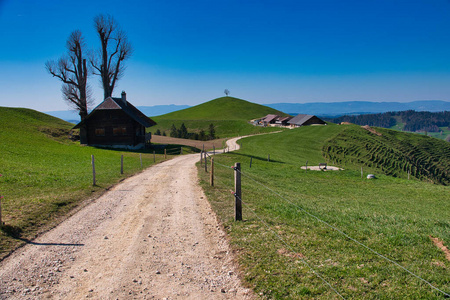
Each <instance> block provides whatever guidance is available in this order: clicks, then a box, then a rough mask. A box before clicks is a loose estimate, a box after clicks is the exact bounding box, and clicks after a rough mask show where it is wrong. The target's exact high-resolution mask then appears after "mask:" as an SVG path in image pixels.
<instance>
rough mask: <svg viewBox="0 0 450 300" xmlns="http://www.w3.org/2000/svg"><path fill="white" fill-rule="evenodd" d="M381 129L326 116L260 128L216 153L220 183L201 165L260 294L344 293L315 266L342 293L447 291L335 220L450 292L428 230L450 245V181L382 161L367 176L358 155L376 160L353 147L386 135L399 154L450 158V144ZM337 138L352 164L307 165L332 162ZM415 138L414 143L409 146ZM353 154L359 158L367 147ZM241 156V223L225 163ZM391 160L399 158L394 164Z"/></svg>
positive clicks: (416, 295) (404, 295)
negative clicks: (234, 147)
mask: <svg viewBox="0 0 450 300" xmlns="http://www.w3.org/2000/svg"><path fill="white" fill-rule="evenodd" d="M377 130H378V128H377ZM380 131H381V130H380ZM366 134H368V135H369V136H366ZM382 134H383V136H381V137H379V136H373V137H372V135H373V134H371V133H369V132H367V131H366V130H364V129H362V128H360V127H357V126H349V127H348V126H337V125H329V126H320V127H302V128H298V129H294V130H289V131H284V132H282V133H277V134H268V135H260V136H255V137H250V138H245V139H243V140H242V141H241V143H242V148H241V150H239V151H237V152H235V153H234V152H231V153H226V154H223V155H216V156H215V159H214V160H215V162H216V166H215V168H214V170H215V185H214V187H210V186H209V174H208V173H206V172H204V170H202V169H201V168H200V169H199V174H200V176H201V182H202V185H203V187H204V189H205V193H206V194H207V196H208V199H209V201H210V202H211V204H212V207H213V208H214V210H215V211H216V212H217V215H218V216H219V218H220V220H221V221H222V222H223V224H224V226H225V228H226V230H227V231H228V233H229V236H230V239H231V244H232V246H233V248H234V251H236V253H238V254H239V262H240V263H241V265H242V266H243V274H244V279H245V281H246V282H247V283H248V284H249V285H250V286H252V287H253V288H254V289H255V291H256V292H257V293H259V294H260V295H262V297H263V298H268V299H338V298H339V296H338V295H337V293H336V292H335V291H333V290H332V289H331V288H330V287H329V286H328V285H327V284H326V283H325V282H324V281H323V280H322V279H321V278H319V276H317V275H316V274H319V275H320V276H321V277H322V278H323V279H324V280H325V281H326V282H328V283H329V284H330V285H331V286H332V287H333V289H335V290H336V291H337V292H338V293H339V294H340V295H342V296H343V297H344V298H345V299H443V298H444V295H443V294H442V293H441V292H439V291H437V290H435V289H433V288H431V287H430V286H429V285H428V284H427V283H425V282H423V281H421V280H419V279H417V278H416V277H414V276H413V275H411V274H409V273H408V272H406V271H405V270H403V269H401V268H400V267H398V266H397V265H395V264H393V263H391V262H389V261H387V260H385V259H383V258H382V257H380V256H378V255H376V254H375V253H374V252H372V251H370V250H368V249H367V248H365V247H364V246H361V245H360V244H358V243H355V242H354V241H352V240H350V239H348V238H347V237H346V236H344V235H343V234H341V233H340V232H339V231H337V230H335V229H333V228H332V227H335V228H337V229H338V230H340V231H342V232H344V233H345V234H347V235H348V236H350V237H352V238H353V239H355V240H356V241H358V242H361V243H363V244H364V245H366V246H367V247H370V249H373V250H374V251H376V252H378V253H380V254H382V255H384V256H386V257H388V258H389V259H391V260H393V261H395V262H397V263H398V264H400V265H401V266H403V267H405V268H407V269H408V270H410V271H411V272H413V273H414V274H416V275H417V276H420V277H421V278H423V279H425V280H427V281H429V282H430V283H431V284H432V285H433V286H435V287H437V288H439V289H441V290H443V291H446V292H447V293H449V292H450V282H449V281H448V270H449V268H450V261H449V260H447V259H446V257H445V253H444V252H443V251H442V250H441V249H439V248H438V247H437V246H436V245H435V244H434V243H433V241H432V239H431V237H432V238H438V239H439V240H441V241H442V242H443V243H444V245H446V246H447V247H448V246H449V245H450V230H449V228H450V202H449V201H448V187H446V186H443V185H439V184H431V183H429V182H424V181H419V180H417V179H414V178H412V179H411V180H407V179H406V178H405V174H404V173H402V174H400V175H401V176H400V177H393V176H388V175H384V174H383V173H382V171H383V169H382V168H379V167H376V166H372V167H371V168H372V169H371V171H374V173H375V174H376V175H377V178H378V179H376V180H367V179H365V178H363V179H362V178H361V176H360V166H361V165H360V163H365V162H367V163H370V159H368V160H367V161H364V162H361V161H358V162H355V161H352V160H351V159H350V154H349V153H350V151H356V152H358V153H361V154H364V153H366V154H368V153H369V151H368V150H366V148H365V145H366V144H368V143H374V147H375V148H376V147H379V149H381V148H382V146H381V145H382V142H384V141H385V140H386V141H385V142H386V145H385V146H384V147H385V148H388V147H389V148H391V150H392V152H394V153H396V154H397V155H398V156H397V157H400V155H401V154H402V153H404V155H405V156H406V157H408V156H409V155H413V156H414V157H416V156H417V157H419V156H420V157H425V156H427V157H428V158H427V159H428V160H429V163H430V166H434V164H432V162H434V161H435V160H439V161H442V162H443V165H448V161H449V159H450V156H449V155H446V154H445V153H447V152H446V151H447V150H448V148H445V146H444V144H442V143H439V144H434V143H432V144H429V140H432V139H430V138H424V139H422V137H420V136H417V135H409V134H404V133H399V132H390V131H389V130H386V131H383V132H382ZM352 137H354V139H352ZM425 139H427V140H425ZM403 142H405V145H404V146H402V143H403ZM438 142H439V141H438ZM337 146H339V147H340V148H336V149H338V151H336V150H333V151H331V154H333V155H338V156H336V157H339V158H340V157H344V156H343V153H345V160H344V159H343V158H342V160H337V161H336V163H337V164H338V166H341V167H342V166H344V167H345V170H343V171H338V172H331V171H330V172H320V171H308V172H305V170H302V169H301V166H304V165H305V162H306V161H308V165H317V164H318V163H320V162H325V161H326V160H327V159H326V157H328V156H329V155H330V154H329V153H326V152H325V151H329V150H330V148H329V147H337ZM408 147H409V148H414V149H410V152H404V150H405V149H406V148H408ZM430 148H436V149H430ZM446 149H447V150H446ZM356 152H352V153H356ZM334 153H336V154H334ZM383 153H385V152H383V151H381V152H380V156H381V155H382V154H383ZM386 153H390V152H386ZM269 154H270V162H269V161H268V160H267V156H268V155H269ZM389 155H390V154H386V157H388V156H389ZM352 157H353V156H352ZM356 157H358V158H359V159H360V160H362V157H363V155H360V156H356ZM369 157H370V155H369ZM250 161H252V165H251V168H250ZM235 162H240V163H241V167H242V171H241V172H242V201H243V218H244V221H243V222H235V221H234V220H233V217H234V201H235V199H234V197H233V195H232V194H230V190H233V188H234V187H233V183H234V182H233V178H234V174H233V170H232V169H231V168H230V167H227V166H232V165H234V163H235ZM341 162H342V163H343V164H342V165H341ZM372 163H373V162H372ZM381 163H382V162H381ZM389 164H390V160H389V163H388V165H389ZM367 168H369V167H367ZM390 168H393V169H397V168H398V169H401V168H402V167H401V164H399V165H396V164H393V165H390ZM365 169H366V167H365ZM384 171H386V169H384ZM324 222H326V223H324ZM327 224H329V225H330V226H332V227H330V226H328V225H327Z"/></svg>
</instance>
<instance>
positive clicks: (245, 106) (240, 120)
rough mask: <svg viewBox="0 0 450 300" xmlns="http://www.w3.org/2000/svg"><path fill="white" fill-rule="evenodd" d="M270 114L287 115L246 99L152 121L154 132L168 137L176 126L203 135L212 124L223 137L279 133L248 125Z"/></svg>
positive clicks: (223, 99)
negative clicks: (153, 122)
mask: <svg viewBox="0 0 450 300" xmlns="http://www.w3.org/2000/svg"><path fill="white" fill-rule="evenodd" d="M267 114H277V115H283V116H284V115H286V114H285V113H283V112H280V111H278V110H275V109H273V108H270V107H267V106H263V105H260V104H255V103H251V102H248V101H245V100H242V99H238V98H233V97H221V98H217V99H214V100H211V101H208V102H206V103H203V104H200V105H197V106H193V107H190V108H187V109H183V110H179V111H176V112H172V113H169V114H165V115H162V116H158V117H152V119H154V120H155V121H156V122H157V123H158V125H157V126H154V127H152V128H151V129H150V130H151V132H153V133H154V132H155V131H156V130H157V129H159V130H161V132H163V131H165V132H166V134H167V135H168V134H169V130H170V127H171V126H172V124H174V125H175V126H176V127H177V128H179V127H180V125H181V124H182V123H184V124H185V126H186V127H187V128H188V131H190V132H199V131H200V130H202V129H203V130H205V131H207V130H208V127H209V124H211V123H213V124H214V126H215V127H216V128H215V129H216V134H217V135H218V136H219V137H231V136H238V135H247V134H251V133H259V132H267V131H274V130H279V129H275V128H261V127H255V126H253V125H251V124H248V121H249V120H251V119H256V118H260V117H264V116H266V115H267Z"/></svg>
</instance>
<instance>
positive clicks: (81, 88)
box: [45, 30, 93, 120]
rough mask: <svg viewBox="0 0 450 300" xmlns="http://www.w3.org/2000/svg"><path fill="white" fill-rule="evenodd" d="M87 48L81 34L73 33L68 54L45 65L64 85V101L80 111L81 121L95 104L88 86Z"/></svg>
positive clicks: (68, 44)
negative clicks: (84, 50) (85, 50)
mask: <svg viewBox="0 0 450 300" xmlns="http://www.w3.org/2000/svg"><path fill="white" fill-rule="evenodd" d="M85 47H86V45H85V43H84V39H83V37H82V34H81V32H80V31H78V30H76V31H73V32H72V33H71V34H70V36H69V38H68V39H67V42H66V48H67V54H66V55H65V56H63V57H61V58H60V59H59V60H58V61H53V60H52V61H47V62H46V63H45V68H46V69H47V71H48V72H49V73H50V74H51V75H53V77H56V78H58V79H59V80H60V81H61V82H62V83H63V85H62V88H61V91H62V94H63V99H64V100H65V101H66V102H67V103H68V104H69V105H70V106H71V107H73V108H75V109H76V110H78V112H79V114H80V117H81V120H83V119H84V118H85V117H86V116H87V112H88V108H89V107H90V106H91V105H92V104H93V101H92V98H91V95H92V93H91V92H90V88H89V86H88V84H87V78H88V75H89V73H88V70H87V66H86V59H85V58H84V57H83V49H84V48H85Z"/></svg>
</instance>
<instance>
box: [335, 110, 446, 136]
mask: <svg viewBox="0 0 450 300" xmlns="http://www.w3.org/2000/svg"><path fill="white" fill-rule="evenodd" d="M398 120H399V121H401V122H402V123H403V124H404V128H403V130H404V131H411V132H415V131H428V132H439V131H440V128H439V127H447V128H449V129H450V111H443V112H428V111H415V110H406V111H397V112H385V113H379V114H367V115H358V116H342V117H339V118H333V119H329V120H327V121H330V122H333V123H341V122H350V123H354V124H357V125H369V126H377V127H384V128H390V127H392V126H394V125H396V124H397V121H398Z"/></svg>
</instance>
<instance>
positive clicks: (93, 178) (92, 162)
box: [91, 155, 96, 185]
mask: <svg viewBox="0 0 450 300" xmlns="http://www.w3.org/2000/svg"><path fill="white" fill-rule="evenodd" d="M91 164H92V185H95V183H96V182H95V158H94V155H91Z"/></svg>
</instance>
